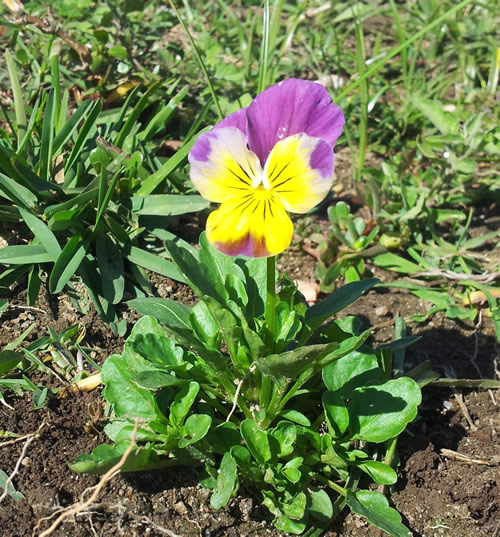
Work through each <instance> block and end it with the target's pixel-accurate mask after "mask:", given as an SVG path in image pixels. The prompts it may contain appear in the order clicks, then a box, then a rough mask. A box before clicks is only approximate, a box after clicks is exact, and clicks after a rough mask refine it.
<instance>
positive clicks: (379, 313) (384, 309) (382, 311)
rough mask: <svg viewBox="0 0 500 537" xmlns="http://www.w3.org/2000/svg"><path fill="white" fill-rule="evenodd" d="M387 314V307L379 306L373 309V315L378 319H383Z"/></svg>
mask: <svg viewBox="0 0 500 537" xmlns="http://www.w3.org/2000/svg"><path fill="white" fill-rule="evenodd" d="M388 313H389V310H388V309H387V306H379V307H378V308H376V309H375V315H377V316H378V317H385V316H386V315H387V314H388Z"/></svg>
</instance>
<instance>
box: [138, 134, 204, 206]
mask: <svg viewBox="0 0 500 537" xmlns="http://www.w3.org/2000/svg"><path fill="white" fill-rule="evenodd" d="M209 129H210V127H207V128H206V129H204V130H202V131H200V132H199V133H198V136H199V135H200V134H202V133H203V132H206V131H208V130H209ZM196 139H197V137H196V136H195V137H193V138H192V139H191V140H189V142H188V143H185V144H184V145H183V146H182V147H181V148H180V149H179V150H178V151H177V152H176V153H175V155H173V156H172V157H170V158H169V159H168V160H167V162H165V163H164V164H162V165H161V166H160V168H158V169H157V170H156V171H155V172H154V173H153V174H152V175H150V176H149V177H147V178H146V179H144V181H142V183H141V186H140V188H139V190H138V191H137V195H138V196H147V195H149V194H151V193H152V192H153V191H154V190H155V189H156V187H158V186H159V185H160V183H162V182H163V181H164V180H165V179H166V178H167V177H168V176H169V175H170V174H171V173H172V172H173V171H174V170H175V169H176V168H177V167H178V166H180V164H182V162H183V161H184V160H185V159H186V158H187V156H188V154H189V152H190V151H191V149H192V147H193V146H194V144H195V142H196Z"/></svg>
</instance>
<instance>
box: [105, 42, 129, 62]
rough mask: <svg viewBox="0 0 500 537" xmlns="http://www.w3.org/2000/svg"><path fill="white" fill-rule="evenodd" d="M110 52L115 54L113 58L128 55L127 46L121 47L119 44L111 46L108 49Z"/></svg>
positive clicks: (111, 54)
mask: <svg viewBox="0 0 500 537" xmlns="http://www.w3.org/2000/svg"><path fill="white" fill-rule="evenodd" d="M108 54H109V55H110V56H113V58H121V59H124V58H127V57H128V54H127V49H126V48H125V47H121V46H118V45H117V46H115V47H110V48H109V49H108Z"/></svg>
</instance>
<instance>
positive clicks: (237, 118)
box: [214, 108, 248, 135]
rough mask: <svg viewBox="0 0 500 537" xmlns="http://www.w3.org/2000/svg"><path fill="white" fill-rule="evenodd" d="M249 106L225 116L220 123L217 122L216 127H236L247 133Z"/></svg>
mask: <svg viewBox="0 0 500 537" xmlns="http://www.w3.org/2000/svg"><path fill="white" fill-rule="evenodd" d="M247 110H248V108H242V109H241V110H237V111H236V112H233V113H232V114H231V115H229V116H227V117H226V118H224V119H223V120H222V121H221V122H220V123H217V125H215V127H214V128H216V129H220V128H221V127H236V128H237V129H239V130H240V131H241V132H242V133H243V134H245V135H246V134H247V130H248V120H247Z"/></svg>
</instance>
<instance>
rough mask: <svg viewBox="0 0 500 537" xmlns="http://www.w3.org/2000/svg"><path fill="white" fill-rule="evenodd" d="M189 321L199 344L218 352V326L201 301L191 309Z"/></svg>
mask: <svg viewBox="0 0 500 537" xmlns="http://www.w3.org/2000/svg"><path fill="white" fill-rule="evenodd" d="M189 320H190V322H191V326H192V327H193V330H194V332H195V334H196V337H197V338H198V339H199V340H200V342H202V343H203V344H204V345H205V346H206V347H207V348H208V349H212V350H220V332H219V326H218V324H217V323H216V322H215V320H214V318H213V316H212V314H211V313H210V311H209V309H208V306H207V305H206V304H205V302H203V300H200V302H198V303H197V304H195V305H194V306H193V307H192V308H191V312H190V314H189Z"/></svg>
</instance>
